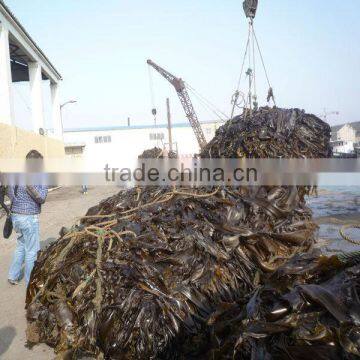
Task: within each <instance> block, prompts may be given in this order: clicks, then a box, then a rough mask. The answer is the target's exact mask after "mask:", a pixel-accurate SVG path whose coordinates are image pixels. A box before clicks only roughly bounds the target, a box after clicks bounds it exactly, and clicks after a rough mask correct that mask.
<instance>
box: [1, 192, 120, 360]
mask: <svg viewBox="0 0 360 360" xmlns="http://www.w3.org/2000/svg"><path fill="white" fill-rule="evenodd" d="M116 192H118V189H116V188H114V187H98V188H90V189H89V192H88V194H87V195H82V194H81V193H80V189H79V188H62V189H58V190H55V191H54V192H52V193H50V194H49V196H48V200H47V202H46V204H45V205H44V207H43V212H42V214H41V217H40V227H41V245H42V246H45V245H47V244H48V243H49V242H51V241H54V240H55V239H56V238H57V236H58V232H59V230H60V228H61V227H62V226H71V225H72V224H74V222H75V221H76V218H77V217H79V216H81V215H84V214H85V212H86V210H87V209H88V208H89V207H91V206H93V205H96V204H97V203H98V202H99V201H100V200H101V199H103V198H105V197H108V196H111V195H113V194H114V193H116ZM3 224H4V219H1V220H0V229H1V234H2V229H3ZM15 244H16V236H15V234H13V235H12V237H11V239H9V240H5V239H3V238H2V235H0V270H1V271H0V359H1V360H23V359H26V360H32V359H34V360H45V359H54V358H55V356H54V352H53V350H52V349H51V348H49V347H48V346H46V345H37V346H35V347H33V349H32V350H29V349H28V348H26V347H25V343H26V339H25V329H26V321H25V310H24V300H25V285H24V280H22V282H21V283H20V284H19V285H18V286H11V285H8V283H7V271H8V268H9V265H10V262H11V259H12V254H13V251H14V248H15Z"/></svg>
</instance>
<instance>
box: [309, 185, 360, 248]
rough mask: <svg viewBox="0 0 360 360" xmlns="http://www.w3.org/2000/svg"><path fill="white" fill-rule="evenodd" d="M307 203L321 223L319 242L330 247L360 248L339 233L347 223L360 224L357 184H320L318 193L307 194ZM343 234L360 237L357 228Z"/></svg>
mask: <svg viewBox="0 0 360 360" xmlns="http://www.w3.org/2000/svg"><path fill="white" fill-rule="evenodd" d="M308 204H309V206H310V207H311V209H312V210H313V215H314V218H315V220H316V222H317V223H318V225H319V227H320V229H319V238H320V244H321V245H324V246H325V247H326V249H327V250H329V251H339V250H340V251H354V250H360V246H356V245H353V244H350V243H349V242H347V241H345V240H343V239H342V237H341V236H340V234H339V230H340V229H341V227H342V226H344V225H346V224H360V186H349V187H327V188H321V189H319V195H318V196H317V197H315V196H311V197H309V199H308ZM346 234H347V235H349V236H350V238H351V239H354V240H358V241H360V229H348V230H346Z"/></svg>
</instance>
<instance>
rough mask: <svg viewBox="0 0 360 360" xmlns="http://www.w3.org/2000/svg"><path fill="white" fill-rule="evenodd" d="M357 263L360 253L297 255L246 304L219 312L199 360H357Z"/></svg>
mask: <svg viewBox="0 0 360 360" xmlns="http://www.w3.org/2000/svg"><path fill="white" fill-rule="evenodd" d="M344 260H345V261H344ZM359 261H360V255H359V252H357V253H356V254H354V256H345V257H344V256H343V255H339V256H337V255H333V256H331V257H326V256H323V255H321V254H319V253H311V254H307V255H296V256H295V257H293V258H292V259H291V260H289V261H288V262H287V263H286V264H284V265H283V266H281V267H280V268H279V269H278V270H277V271H275V272H274V273H273V274H271V275H269V274H265V275H263V276H262V278H261V282H262V286H260V287H258V288H257V289H256V290H255V291H254V292H253V293H252V294H251V296H249V299H248V301H247V303H246V304H241V306H240V304H239V303H232V304H226V305H225V304H221V305H220V306H219V307H218V309H217V310H216V311H215V312H214V313H213V314H212V315H211V316H210V317H209V318H208V320H207V322H208V324H209V328H210V329H209V330H208V333H209V334H211V337H209V338H208V339H209V340H208V343H207V346H206V348H207V349H208V351H207V352H204V351H203V350H200V354H199V356H198V357H197V358H200V359H202V358H203V359H284V360H290V359H291V360H303V359H324V360H325V359H329V360H337V359H359V357H360V266H359V265H358V264H359ZM356 264H357V265H356ZM194 350H196V349H194V348H193V349H192V350H190V348H189V347H188V344H186V342H184V343H182V344H181V346H180V348H177V349H176V351H175V353H176V354H182V355H181V357H178V358H179V359H186V358H192V357H193V356H194ZM188 351H189V353H187V352H188ZM188 354H190V355H189V356H188Z"/></svg>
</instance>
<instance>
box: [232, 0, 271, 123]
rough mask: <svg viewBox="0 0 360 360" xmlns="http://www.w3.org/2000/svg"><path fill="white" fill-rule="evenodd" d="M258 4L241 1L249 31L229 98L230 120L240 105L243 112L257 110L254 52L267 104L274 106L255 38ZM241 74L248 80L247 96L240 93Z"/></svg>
mask: <svg viewBox="0 0 360 360" xmlns="http://www.w3.org/2000/svg"><path fill="white" fill-rule="evenodd" d="M258 3H259V1H258V0H244V1H243V9H244V13H245V16H246V18H247V19H249V31H248V38H247V42H246V48H245V53H244V57H243V61H242V65H241V71H240V77H239V80H238V83H237V88H236V91H235V92H234V94H233V96H232V98H231V104H232V110H231V118H233V116H234V114H235V110H236V108H240V107H241V105H242V104H243V109H244V111H245V110H249V112H250V113H251V112H252V110H253V109H254V110H257V109H258V106H259V104H258V96H257V91H256V74H257V72H256V66H255V65H256V50H257V52H258V53H259V55H260V60H261V64H262V67H263V69H264V73H265V77H266V81H267V83H268V85H269V88H268V93H267V102H268V103H269V102H270V100H272V102H273V103H274V105H275V106H276V103H275V97H274V90H273V88H272V86H271V84H270V80H269V76H268V72H267V70H266V67H265V62H264V58H263V55H262V52H261V49H260V45H259V42H258V39H257V36H256V34H255V29H254V19H255V17H256V12H257V9H258ZM247 57H248V69H247V70H246V68H245V66H246V64H245V63H246V59H247ZM243 74H245V75H246V77H247V79H248V92H247V95H246V94H244V93H242V92H241V91H240V87H241V80H242V78H243Z"/></svg>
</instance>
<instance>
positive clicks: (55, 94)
mask: <svg viewBox="0 0 360 360" xmlns="http://www.w3.org/2000/svg"><path fill="white" fill-rule="evenodd" d="M50 91H51V121H52V127H53V129H54V137H56V138H59V139H62V138H63V130H64V129H63V124H62V118H61V109H60V96H59V84H58V83H54V82H51V83H50Z"/></svg>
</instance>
